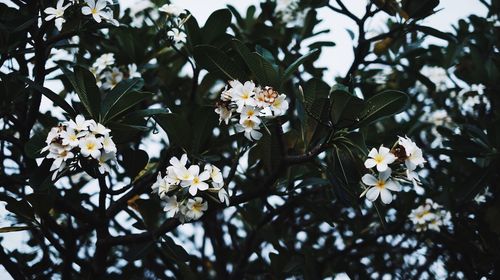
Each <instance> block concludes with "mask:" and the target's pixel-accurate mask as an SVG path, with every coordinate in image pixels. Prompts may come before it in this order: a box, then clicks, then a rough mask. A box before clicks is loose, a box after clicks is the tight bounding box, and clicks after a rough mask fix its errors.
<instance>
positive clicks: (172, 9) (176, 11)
mask: <svg viewBox="0 0 500 280" xmlns="http://www.w3.org/2000/svg"><path fill="white" fill-rule="evenodd" d="M158 10H159V11H160V12H164V13H167V15H171V16H175V17H178V16H180V15H182V14H183V13H185V11H186V10H184V9H182V8H180V7H179V6H176V5H174V4H165V5H163V6H161V7H160V8H159V9H158Z"/></svg>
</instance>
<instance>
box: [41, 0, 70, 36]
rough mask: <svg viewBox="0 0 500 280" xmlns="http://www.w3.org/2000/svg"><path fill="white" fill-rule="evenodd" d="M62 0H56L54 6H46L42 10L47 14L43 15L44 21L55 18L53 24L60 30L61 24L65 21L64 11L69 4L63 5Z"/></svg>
mask: <svg viewBox="0 0 500 280" xmlns="http://www.w3.org/2000/svg"><path fill="white" fill-rule="evenodd" d="M63 4H64V0H59V1H57V4H56V7H55V8H52V7H49V8H46V9H45V10H44V12H45V13H46V14H47V16H46V17H45V21H50V20H52V19H54V18H55V25H56V28H57V30H59V31H61V29H62V24H63V23H65V22H66V20H65V19H64V17H63V16H64V11H65V10H66V9H67V8H68V7H69V6H71V4H67V5H66V6H63Z"/></svg>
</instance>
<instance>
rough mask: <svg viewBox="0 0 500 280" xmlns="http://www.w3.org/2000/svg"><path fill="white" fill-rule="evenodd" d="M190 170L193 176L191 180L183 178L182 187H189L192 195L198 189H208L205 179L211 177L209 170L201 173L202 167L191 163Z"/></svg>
mask: <svg viewBox="0 0 500 280" xmlns="http://www.w3.org/2000/svg"><path fill="white" fill-rule="evenodd" d="M188 171H189V173H191V175H192V176H193V178H192V179H191V180H183V181H182V182H181V186H182V187H184V188H186V187H189V193H190V194H191V195H192V196H195V195H196V193H197V192H198V190H200V191H204V190H207V189H208V184H207V183H206V182H205V181H206V180H208V179H209V178H210V174H209V173H208V172H207V171H203V172H202V173H200V167H199V166H198V165H191V166H190V167H189V169H188Z"/></svg>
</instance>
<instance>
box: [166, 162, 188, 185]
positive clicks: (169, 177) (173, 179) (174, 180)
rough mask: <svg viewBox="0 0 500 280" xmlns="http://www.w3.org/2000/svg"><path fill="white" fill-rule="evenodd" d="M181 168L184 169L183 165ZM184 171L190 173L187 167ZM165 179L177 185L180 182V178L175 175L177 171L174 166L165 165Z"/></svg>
mask: <svg viewBox="0 0 500 280" xmlns="http://www.w3.org/2000/svg"><path fill="white" fill-rule="evenodd" d="M183 168H184V169H186V168H185V167H183ZM186 172H187V173H188V174H190V173H189V171H187V169H186ZM166 180H167V182H168V183H169V184H170V185H178V184H179V183H180V181H181V179H180V178H179V176H177V173H176V172H175V167H173V166H169V167H167V177H166Z"/></svg>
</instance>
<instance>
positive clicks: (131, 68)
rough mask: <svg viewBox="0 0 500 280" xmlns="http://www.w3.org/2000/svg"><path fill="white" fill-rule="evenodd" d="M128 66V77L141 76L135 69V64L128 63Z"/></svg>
mask: <svg viewBox="0 0 500 280" xmlns="http://www.w3.org/2000/svg"><path fill="white" fill-rule="evenodd" d="M127 68H128V78H129V79H133V78H141V73H140V72H138V71H137V65H136V64H135V63H132V64H129V65H128V66H127Z"/></svg>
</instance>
